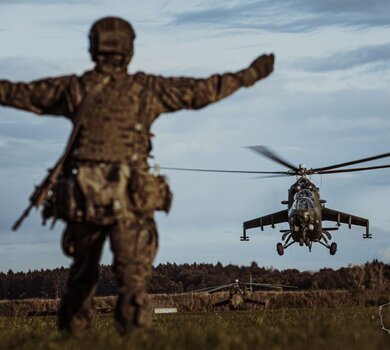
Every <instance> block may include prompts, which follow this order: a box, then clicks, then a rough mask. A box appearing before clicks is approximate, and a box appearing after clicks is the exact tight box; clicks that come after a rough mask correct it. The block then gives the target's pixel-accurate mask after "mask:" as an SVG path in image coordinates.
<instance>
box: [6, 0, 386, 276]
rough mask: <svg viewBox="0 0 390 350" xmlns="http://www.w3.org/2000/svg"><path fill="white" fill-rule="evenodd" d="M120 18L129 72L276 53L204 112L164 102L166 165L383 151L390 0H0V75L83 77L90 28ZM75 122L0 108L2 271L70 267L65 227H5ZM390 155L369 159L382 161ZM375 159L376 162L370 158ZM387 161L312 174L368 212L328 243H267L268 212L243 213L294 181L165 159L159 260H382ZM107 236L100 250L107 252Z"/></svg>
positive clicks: (329, 194)
mask: <svg viewBox="0 0 390 350" xmlns="http://www.w3.org/2000/svg"><path fill="white" fill-rule="evenodd" d="M108 15H116V16H121V17H123V18H125V19H126V20H128V21H130V22H131V23H132V25H133V27H134V28H135V30H136V33H137V38H136V41H135V56H134V58H133V61H132V63H131V64H130V67H129V72H130V73H134V72H136V71H145V72H148V73H152V74H161V75H164V76H194V77H208V76H210V75H211V74H214V73H222V72H227V71H238V70H240V69H242V68H245V67H246V66H248V65H249V64H250V63H251V62H252V61H253V60H254V59H255V58H256V57H257V56H259V55H261V54H263V53H271V52H273V53H274V54H275V56H276V62H275V71H274V73H273V74H272V75H271V76H270V77H269V78H267V79H265V80H262V81H260V82H258V83H257V84H256V85H255V86H253V87H251V88H249V89H241V90H240V91H238V92H237V93H235V94H234V95H233V96H231V97H229V98H227V99H225V100H223V101H220V102H218V103H216V104H213V105H210V106H208V107H206V108H204V109H202V110H198V111H180V112H176V113H173V114H169V115H168V114H165V115H161V116H160V118H159V119H158V120H157V121H156V122H155V124H154V126H153V129H152V132H153V133H154V134H155V135H156V136H155V137H154V140H153V144H154V150H153V155H154V157H155V158H154V161H155V162H156V163H158V164H160V165H161V166H174V167H201V168H207V167H210V168H220V169H238V170H265V171H269V170H277V171H279V170H284V169H283V168H281V167H280V166H279V165H277V164H274V163H272V162H271V161H269V160H267V159H264V158H262V157H260V156H258V155H256V154H255V153H253V152H250V151H249V150H248V149H246V148H245V146H253V145H267V146H269V147H271V148H272V149H273V150H274V151H276V152H277V153H278V154H280V155H281V156H283V157H284V158H286V159H287V160H289V161H290V162H292V163H294V164H297V165H298V164H299V163H304V164H306V166H307V167H309V168H310V167H320V166H326V165H329V164H334V163H338V162H344V161H349V160H353V159H358V158H363V157H368V156H371V155H375V154H380V153H385V152H389V151H390V145H389V138H390V118H389V110H390V108H389V107H390V41H389V39H388V38H390V3H389V2H388V1H387V0H373V1H362V0H343V1H338V0H327V1H326V0H324V1H310V0H283V1H282V0H256V1H254V0H223V1H222V0H221V1H220V0H208V1H205V0H204V1H197V0H192V1H179V0H154V1H148V0H146V1H142V2H140V1H135V0H110V1H109V0H87V1H80V0H77V1H76V0H61V1H59V0H58V1H57V0H0V47H1V51H0V79H8V80H11V81H31V80H34V79H39V78H43V77H48V76H60V75H67V74H72V73H76V74H82V73H83V72H84V71H85V70H88V69H91V68H92V67H93V64H92V62H91V60H90V57H89V54H88V40H87V34H88V31H89V28H90V26H91V24H92V23H93V22H94V21H95V20H96V19H99V18H100V17H103V16H108ZM69 133H70V123H69V122H68V121H67V120H65V119H64V118H61V117H55V118H52V117H50V116H45V117H38V116H35V115H33V114H31V113H27V112H22V111H16V110H13V109H10V108H5V107H0V164H1V167H0V186H1V187H0V189H1V192H0V193H1V195H0V209H1V210H0V271H4V272H6V271H8V270H9V269H12V270H13V271H27V270H29V269H31V270H33V269H42V268H43V269H45V268H55V267H59V266H68V265H69V263H70V260H69V259H68V258H65V257H64V256H63V255H62V253H61V250H60V239H61V233H62V231H63V225H61V224H57V225H56V227H55V228H54V229H53V230H50V228H49V227H41V225H40V220H39V213H38V212H32V213H31V214H30V217H29V218H28V219H27V220H26V221H25V223H24V224H23V226H22V227H21V228H20V229H19V231H18V232H17V233H14V232H12V231H11V230H10V227H11V225H12V223H13V222H14V220H15V219H16V218H17V217H18V216H19V214H20V213H21V211H22V210H23V209H24V208H25V207H26V206H27V204H28V196H29V195H30V193H31V192H32V190H33V187H34V185H36V184H38V183H39V182H40V181H41V180H42V178H43V177H44V176H45V174H46V169H47V168H49V167H51V166H52V165H53V164H54V163H55V161H56V160H57V158H58V157H59V156H60V154H61V153H62V151H63V149H64V146H65V143H66V139H67V137H68V135H69ZM389 163H390V160H382V161H377V162H372V165H376V164H389ZM370 165H371V163H370ZM389 172H390V170H388V169H384V170H378V171H374V172H370V173H359V174H358V173H354V174H339V175H328V176H322V177H320V176H314V177H312V181H314V182H315V183H316V184H317V186H319V187H320V188H321V195H322V198H324V199H326V200H327V207H329V208H332V209H337V210H340V211H344V212H348V213H351V214H355V215H359V216H363V217H367V218H368V219H369V220H370V226H371V232H372V234H373V239H372V240H363V239H362V235H363V233H364V228H361V227H353V228H352V230H348V228H346V227H345V226H347V225H344V227H343V228H342V229H341V230H339V231H337V232H335V233H334V234H333V239H334V241H336V242H337V243H338V252H337V254H336V255H335V256H330V255H329V252H328V251H327V250H326V249H325V248H324V247H322V246H320V245H318V244H317V245H315V246H313V250H312V252H311V253H309V252H308V250H307V248H301V247H299V246H298V245H294V246H292V247H290V248H288V249H287V250H286V252H285V255H284V256H279V255H277V253H276V249H275V246H276V243H277V242H279V241H280V236H281V234H280V233H279V229H283V228H284V229H285V228H287V225H286V224H284V225H278V226H277V228H276V229H274V230H273V229H271V228H267V229H265V231H264V232H261V231H260V230H259V229H254V230H252V231H248V234H249V236H250V238H251V240H250V241H249V242H240V240H239V237H240V235H241V234H242V222H243V221H246V220H249V219H253V218H255V217H259V216H262V215H266V214H270V213H272V212H274V211H279V210H282V209H283V208H284V207H283V206H282V205H281V204H280V201H282V200H285V199H286V197H287V190H288V188H289V187H290V186H291V184H292V183H293V181H294V179H293V178H278V179H254V178H253V177H251V176H248V175H229V174H199V173H178V172H166V174H167V176H168V178H169V182H170V185H171V188H172V190H173V192H174V203H173V207H172V211H171V213H170V214H169V215H168V216H167V215H165V214H162V213H158V214H157V215H156V219H157V223H158V227H159V234H160V241H159V246H160V248H159V252H158V255H157V258H156V260H155V264H158V263H165V262H176V263H185V262H188V263H192V262H198V263H201V262H210V263H216V262H217V261H221V262H222V263H224V264H228V263H232V264H239V265H241V264H249V263H251V262H252V261H256V262H257V263H258V264H259V265H261V266H266V267H274V268H278V269H286V268H297V269H300V270H309V271H313V270H318V269H321V268H324V267H332V268H338V267H340V266H346V265H348V264H363V263H365V262H366V261H371V260H372V259H380V260H382V261H385V262H390V228H389V226H390V212H389V204H388V203H389V198H390V176H389V175H390V173H389ZM111 259H112V257H111V253H110V250H109V246H108V245H106V247H105V252H104V255H103V258H102V262H103V263H105V264H109V263H110V262H111Z"/></svg>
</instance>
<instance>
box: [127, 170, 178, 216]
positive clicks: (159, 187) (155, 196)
mask: <svg viewBox="0 0 390 350" xmlns="http://www.w3.org/2000/svg"><path fill="white" fill-rule="evenodd" d="M128 191H129V198H130V201H131V203H132V205H133V206H134V208H135V210H137V211H139V212H143V213H148V212H153V211H155V210H162V211H165V212H166V213H168V212H169V210H170V208H171V204H172V192H171V190H170V188H169V185H168V182H167V179H166V177H165V176H162V175H155V174H151V173H149V172H148V171H147V170H144V169H134V170H133V173H132V175H131V181H130V183H129V188H128Z"/></svg>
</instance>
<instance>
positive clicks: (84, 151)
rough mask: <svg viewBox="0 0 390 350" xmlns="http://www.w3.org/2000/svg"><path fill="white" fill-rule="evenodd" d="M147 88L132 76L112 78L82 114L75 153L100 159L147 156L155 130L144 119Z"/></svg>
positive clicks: (88, 157) (144, 157)
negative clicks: (151, 130) (142, 109)
mask: <svg viewBox="0 0 390 350" xmlns="http://www.w3.org/2000/svg"><path fill="white" fill-rule="evenodd" d="M143 94H144V89H143V87H142V86H141V85H138V84H137V83H136V82H134V80H132V79H131V78H128V79H126V78H125V79H121V80H113V81H110V82H109V83H108V84H107V85H106V86H105V87H104V88H103V89H102V90H101V91H100V92H99V93H98V94H96V95H95V96H93V97H92V99H91V101H90V103H89V106H88V108H86V109H85V111H84V115H83V116H82V124H81V129H80V134H79V136H78V139H77V147H76V150H75V153H74V155H75V157H76V158H77V159H79V160H87V161H98V162H99V161H100V162H132V161H137V160H142V159H146V158H147V156H148V154H149V152H150V150H151V141H150V138H151V136H152V134H151V133H150V131H149V126H148V125H147V123H145V121H143V120H140V119H141V118H140V117H139V116H140V115H142V111H141V110H140V108H143V107H142V106H143V105H144V103H145V101H143V96H142V95H143Z"/></svg>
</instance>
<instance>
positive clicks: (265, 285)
mask: <svg viewBox="0 0 390 350" xmlns="http://www.w3.org/2000/svg"><path fill="white" fill-rule="evenodd" d="M245 284H246V285H252V286H259V287H273V288H298V287H297V286H290V285H286V284H273V283H245Z"/></svg>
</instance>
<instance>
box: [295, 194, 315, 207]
mask: <svg viewBox="0 0 390 350" xmlns="http://www.w3.org/2000/svg"><path fill="white" fill-rule="evenodd" d="M292 209H295V210H310V209H314V196H313V192H312V191H310V190H308V189H303V190H301V191H299V192H297V193H296V194H295V196H294V203H293V206H292Z"/></svg>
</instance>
